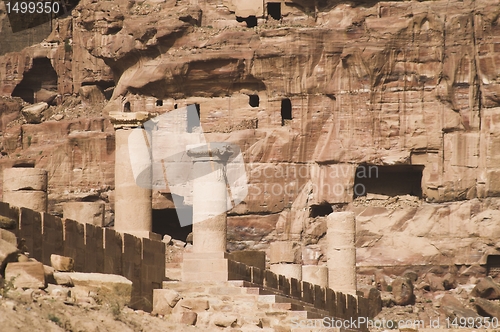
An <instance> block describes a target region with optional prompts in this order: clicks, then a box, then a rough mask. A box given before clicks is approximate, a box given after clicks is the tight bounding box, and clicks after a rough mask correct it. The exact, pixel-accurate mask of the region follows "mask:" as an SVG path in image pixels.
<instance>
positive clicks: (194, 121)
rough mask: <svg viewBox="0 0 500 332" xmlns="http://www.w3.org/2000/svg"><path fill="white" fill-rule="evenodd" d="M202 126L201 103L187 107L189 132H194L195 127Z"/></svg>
mask: <svg viewBox="0 0 500 332" xmlns="http://www.w3.org/2000/svg"><path fill="white" fill-rule="evenodd" d="M196 127H200V104H193V105H189V106H188V107H187V128H186V130H187V132H188V133H192V132H193V130H194V128H196Z"/></svg>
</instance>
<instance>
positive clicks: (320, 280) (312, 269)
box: [302, 265, 328, 288]
mask: <svg viewBox="0 0 500 332" xmlns="http://www.w3.org/2000/svg"><path fill="white" fill-rule="evenodd" d="M302 281H307V282H309V283H311V284H313V285H319V286H321V287H325V288H326V287H328V267H326V266H320V265H303V266H302Z"/></svg>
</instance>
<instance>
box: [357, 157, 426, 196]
mask: <svg viewBox="0 0 500 332" xmlns="http://www.w3.org/2000/svg"><path fill="white" fill-rule="evenodd" d="M423 170H424V166H423V165H391V166H377V165H367V164H365V165H360V166H358V167H357V168H356V174H355V180H354V188H353V189H354V190H353V192H354V198H356V197H360V196H366V195H367V194H378V195H385V196H398V195H411V196H417V197H419V198H422V172H423Z"/></svg>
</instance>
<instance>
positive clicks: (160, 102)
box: [156, 99, 163, 107]
mask: <svg viewBox="0 0 500 332" xmlns="http://www.w3.org/2000/svg"><path fill="white" fill-rule="evenodd" d="M156 106H158V107H159V106H163V100H161V99H158V100H157V101H156Z"/></svg>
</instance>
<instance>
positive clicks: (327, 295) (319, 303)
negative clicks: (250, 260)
mask: <svg viewBox="0 0 500 332" xmlns="http://www.w3.org/2000/svg"><path fill="white" fill-rule="evenodd" d="M228 272H229V280H243V281H247V282H251V283H253V284H255V285H256V286H259V287H263V288H264V289H266V290H267V291H269V292H270V293H271V294H272V293H275V294H283V295H284V296H286V297H288V298H292V299H296V300H300V301H302V302H305V303H309V304H310V305H311V306H314V308H316V309H320V310H325V311H328V313H329V315H330V316H331V317H336V318H341V319H347V320H349V319H351V318H352V319H353V320H356V319H357V318H359V317H369V304H368V299H366V298H364V297H362V296H355V295H351V294H344V293H342V292H337V291H335V290H333V289H331V288H328V287H321V286H319V285H313V284H311V283H309V282H306V281H300V280H297V279H295V278H286V277H285V276H283V275H278V274H275V273H273V272H272V271H270V270H261V269H259V268H256V267H253V266H247V265H245V264H243V263H239V262H235V261H232V260H229V261H228ZM369 318H373V317H369Z"/></svg>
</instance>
